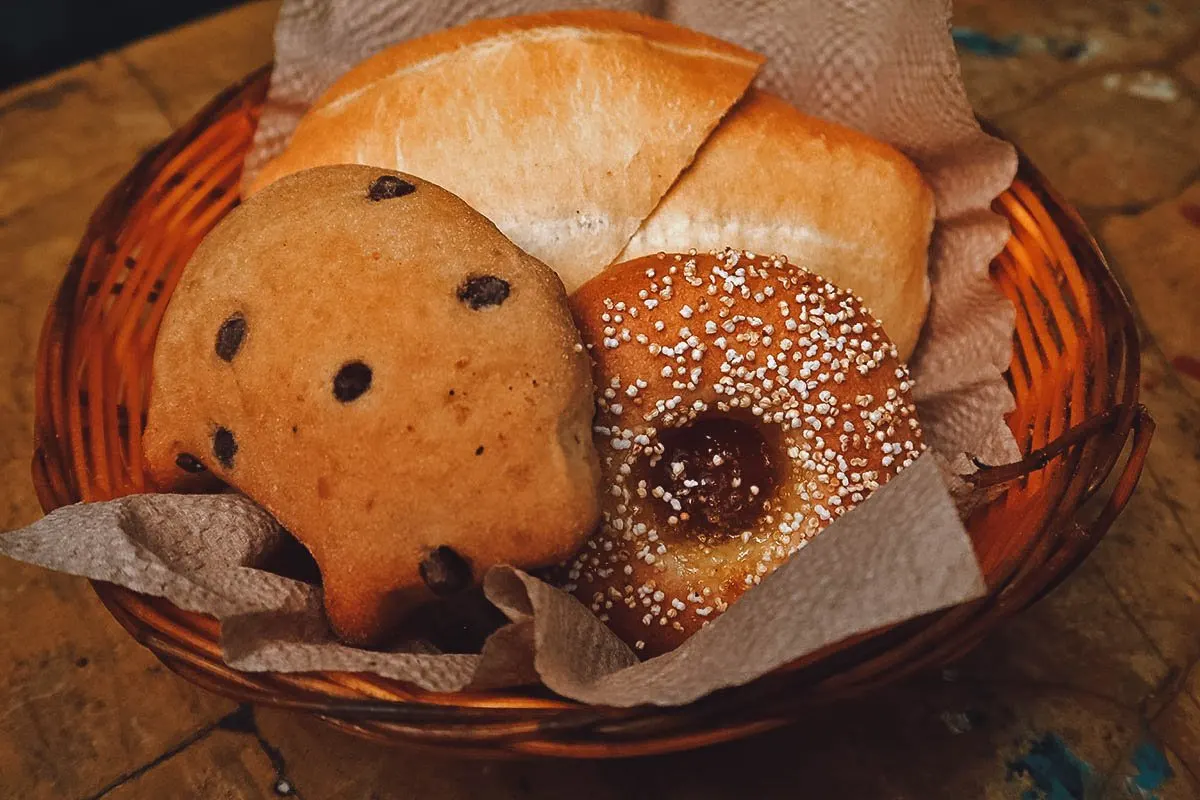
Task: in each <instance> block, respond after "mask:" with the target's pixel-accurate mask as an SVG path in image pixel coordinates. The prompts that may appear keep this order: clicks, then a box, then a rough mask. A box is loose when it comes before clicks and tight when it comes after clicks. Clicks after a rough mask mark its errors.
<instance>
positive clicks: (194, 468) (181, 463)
mask: <svg viewBox="0 0 1200 800" xmlns="http://www.w3.org/2000/svg"><path fill="white" fill-rule="evenodd" d="M175 466H177V467H179V468H180V469H181V470H183V471H184V472H190V473H192V474H193V475H194V474H196V473H197V472H204V470H205V467H204V465H203V464H201V463H200V459H198V458H196V457H195V456H194V455H192V454H191V453H180V454H179V455H177V456H175Z"/></svg>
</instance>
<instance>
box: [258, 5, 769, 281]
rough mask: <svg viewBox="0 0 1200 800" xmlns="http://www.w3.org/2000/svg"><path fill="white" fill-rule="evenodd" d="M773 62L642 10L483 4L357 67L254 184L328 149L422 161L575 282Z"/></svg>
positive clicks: (402, 164)
mask: <svg viewBox="0 0 1200 800" xmlns="http://www.w3.org/2000/svg"><path fill="white" fill-rule="evenodd" d="M761 64H762V58H761V57H760V56H758V55H755V54H754V53H751V52H749V51H746V50H743V49H741V48H739V47H736V46H734V45H731V44H727V43H725V42H722V41H720V40H718V39H713V38H711V37H708V36H704V35H702V34H699V33H695V32H693V31H689V30H686V29H684V28H679V27H677V26H674V25H671V24H669V23H666V22H662V21H660V20H656V19H652V18H650V17H643V16H640V15H637V14H629V13H620V12H607V11H605V12H600V11H586V12H585V11H577V12H555V13H550V14H541V15H534V16H526V17H513V18H507V19H499V20H482V21H479V22H475V23H472V24H469V25H465V26H462V27H459V28H454V29H451V30H447V31H442V32H439V33H436V34H433V35H430V36H425V37H422V38H419V39H415V40H412V41H409V42H405V43H402V44H400V45H397V46H395V47H393V48H391V49H389V50H386V51H384V52H383V53H380V54H379V55H377V56H375V57H373V58H371V59H368V60H367V61H365V62H363V63H362V64H360V65H359V66H357V67H356V68H354V69H353V70H351V71H350V72H349V73H347V74H346V75H345V76H344V77H343V78H341V79H340V80H339V81H338V82H337V83H336V84H334V86H333V87H331V88H330V89H329V91H328V92H327V93H326V94H325V95H324V96H323V97H322V98H321V99H320V100H319V101H318V102H317V103H316V105H315V106H314V107H313V108H312V109H311V110H310V111H309V112H308V113H307V115H306V116H305V117H304V119H303V120H302V121H301V123H300V125H299V127H298V128H297V130H296V132H295V134H294V136H293V137H292V141H291V142H290V144H289V146H288V149H287V150H286V151H285V152H284V153H283V154H282V155H280V157H279V158H277V159H276V160H274V161H273V162H271V163H269V164H268V165H267V166H266V167H265V168H264V169H263V171H262V173H261V174H260V175H259V176H258V178H257V180H256V181H255V182H254V184H253V186H252V187H251V191H255V190H257V189H258V188H261V187H262V186H265V185H266V184H267V183H270V182H271V181H273V180H276V179H278V178H280V177H282V176H283V175H287V174H289V173H293V172H297V171H299V170H302V169H305V168H307V167H313V166H321V165H329V164H338V163H357V164H370V165H373V166H378V167H386V168H389V169H397V170H402V171H405V172H409V173H413V174H415V175H419V176H420V177H422V178H424V179H426V180H428V181H431V182H433V183H436V184H438V185H440V186H443V187H445V188H446V189H448V190H450V191H451V192H454V193H455V194H457V195H458V196H460V197H462V198H463V199H464V200H466V201H467V202H468V203H469V204H471V205H472V206H474V207H475V208H476V209H477V210H479V211H480V212H482V213H483V214H484V215H485V216H486V217H488V218H489V219H491V220H492V222H494V223H495V224H496V226H497V227H498V228H499V229H500V230H501V231H502V232H503V233H504V234H506V235H507V236H508V237H509V238H510V239H512V240H513V241H514V242H515V243H516V244H517V245H518V246H520V247H521V248H523V249H524V250H526V251H527V252H529V253H530V254H531V255H533V256H534V257H536V258H538V259H540V260H542V261H544V262H545V263H547V264H549V265H550V266H551V267H553V268H554V269H555V270H556V271H557V272H558V274H559V276H560V277H561V278H562V280H563V283H564V284H565V285H566V287H567V290H568V291H571V290H573V289H575V288H576V287H578V286H579V285H581V284H582V283H583V282H584V281H585V280H587V279H588V278H590V277H592V276H593V275H595V274H596V273H598V272H600V271H601V270H602V269H604V268H605V267H606V266H608V265H609V264H611V263H612V262H613V260H614V259H615V258H616V257H617V254H618V253H620V252H621V250H622V248H624V247H625V245H626V244H627V243H628V242H629V239H630V237H631V236H633V233H634V232H635V231H636V230H637V229H638V226H640V225H641V223H642V221H643V220H644V219H646V217H648V216H649V215H650V212H651V211H652V210H653V209H654V207H655V205H657V204H658V202H659V200H660V199H662V197H663V195H664V194H666V192H667V190H668V188H670V186H671V184H672V183H673V182H674V181H675V179H676V178H677V177H678V176H679V173H680V172H681V171H682V170H683V169H684V168H685V167H686V166H687V165H688V163H689V162H690V161H691V160H692V158H693V157H694V156H695V154H696V151H697V150H698V149H699V148H700V145H701V144H702V143H703V142H704V140H705V139H706V138H707V137H708V135H709V133H710V132H711V131H712V130H713V128H715V127H716V125H717V123H718V122H719V121H720V120H721V117H723V116H724V115H725V113H726V112H727V111H728V110H729V108H730V107H732V106H733V105H734V104H735V103H736V102H737V100H738V99H739V98H740V97H741V96H742V95H743V93H744V92H745V91H746V89H747V87H748V86H749V85H750V82H751V81H752V80H753V79H754V76H755V74H756V73H757V71H758V68H759V66H760V65H761Z"/></svg>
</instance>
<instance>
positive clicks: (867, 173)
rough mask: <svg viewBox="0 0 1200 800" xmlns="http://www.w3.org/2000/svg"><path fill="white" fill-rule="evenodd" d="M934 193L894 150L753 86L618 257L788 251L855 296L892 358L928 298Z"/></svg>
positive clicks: (912, 342)
mask: <svg viewBox="0 0 1200 800" xmlns="http://www.w3.org/2000/svg"><path fill="white" fill-rule="evenodd" d="M933 211H934V208H933V192H932V191H931V190H930V189H929V187H928V185H926V183H925V181H924V179H923V178H922V177H921V173H920V172H919V171H918V170H917V168H916V167H915V166H913V164H912V162H910V161H909V160H908V159H907V158H905V157H904V156H903V155H901V154H900V153H899V152H897V151H896V150H895V149H893V148H891V147H888V146H887V145H885V144H883V143H881V142H878V141H876V140H875V139H872V138H870V137H869V136H865V135H864V134H861V133H859V132H857V131H854V130H851V129H849V128H846V127H844V126H841V125H835V124H833V123H831V122H826V121H825V120H821V119H817V118H815V117H810V116H808V115H806V114H802V113H801V112H799V111H797V110H796V109H795V108H793V107H792V106H791V105H789V104H788V103H786V102H784V101H783V100H782V99H780V98H778V97H775V96H774V95H771V94H768V93H766V92H760V91H751V92H750V93H749V94H748V95H747V96H746V98H745V99H744V100H743V101H742V102H741V103H739V104H738V106H737V107H736V108H735V109H734V110H733V111H731V112H730V114H729V116H727V117H726V118H725V120H724V121H723V122H722V123H721V125H720V126H718V128H717V129H716V130H715V131H714V132H713V134H712V136H711V137H709V139H708V141H707V142H705V143H704V146H703V147H702V148H700V152H699V153H697V154H696V160H695V161H694V162H693V163H692V165H691V166H690V167H688V169H687V170H685V171H684V173H683V175H681V176H680V178H679V180H678V181H677V182H676V183H675V185H674V186H673V187H672V188H671V191H670V192H668V193H667V196H666V197H665V198H663V201H662V203H660V204H659V206H658V208H656V209H655V210H654V213H653V214H652V215H651V216H650V218H649V219H647V220H646V221H645V222H643V223H642V227H641V228H640V229H638V232H637V233H636V234H635V235H634V237H633V240H632V241H630V242H629V244H628V245H627V246H626V247H625V250H624V251H623V252H622V253H621V256H620V260H621V261H625V260H629V259H632V258H638V257H640V256H646V255H653V254H655V253H660V252H667V253H674V252H686V251H687V250H689V249H692V248H695V249H696V250H698V251H700V252H707V251H709V250H712V249H715V248H722V247H732V248H734V249H739V250H749V251H751V252H755V253H787V254H788V257H789V258H790V259H791V260H792V261H794V262H795V263H797V264H803V265H804V266H805V268H806V269H809V270H812V271H813V272H816V273H817V274H819V275H820V276H821V277H823V278H825V279H826V280H828V281H830V282H831V283H833V284H834V285H836V286H838V287H841V288H843V289H845V290H847V291H850V292H853V293H854V294H856V295H858V296H859V297H861V298H863V301H864V302H865V303H866V304H867V306H868V307H870V309H871V313H872V314H874V315H875V316H876V317H878V318H879V319H881V320H883V322H884V325H885V326H886V327H887V331H888V335H889V336H890V337H891V339H892V341H893V342H895V343H896V349H897V350H898V351H899V354H900V358H901V359H908V357H909V356H911V355H912V352H913V349H914V348H915V347H916V343H917V337H918V335H919V334H920V332H921V325H922V324H923V323H924V321H925V312H926V308H927V307H928V304H929V278H928V270H927V262H928V258H927V251H928V249H929V236H930V232H931V231H932V229H933Z"/></svg>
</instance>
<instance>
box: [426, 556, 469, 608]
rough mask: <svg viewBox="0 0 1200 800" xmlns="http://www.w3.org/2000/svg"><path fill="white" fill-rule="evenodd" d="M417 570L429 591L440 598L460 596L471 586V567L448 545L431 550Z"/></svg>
mask: <svg viewBox="0 0 1200 800" xmlns="http://www.w3.org/2000/svg"><path fill="white" fill-rule="evenodd" d="M417 569H418V571H419V572H420V573H421V580H423V581H425V585H426V586H428V587H429V591H431V592H433V593H434V594H435V595H437V596H438V597H445V596H447V595H451V594H458V593H459V592H461V591H462V590H464V589H466V588H468V587H469V586H470V585H471V565H470V564H468V563H467V561H466V559H464V558H463V557H462V556H460V555H459V554H458V553H456V552H455V551H454V550H453V548H450V547H447V546H446V545H440V546H438V547H435V548H433V549H432V550H430V551H429V554H428V555H426V556H425V558H424V559H422V560H421V564H420V565H419V566H418V567H417Z"/></svg>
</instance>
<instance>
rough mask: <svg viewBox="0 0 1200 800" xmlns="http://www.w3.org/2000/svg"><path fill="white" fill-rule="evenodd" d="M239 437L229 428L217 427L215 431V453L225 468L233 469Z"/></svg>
mask: <svg viewBox="0 0 1200 800" xmlns="http://www.w3.org/2000/svg"><path fill="white" fill-rule="evenodd" d="M237 451H238V444H237V439H235V438H234V437H233V431H231V430H229V429H228V428H217V429H216V430H215V431H213V455H214V456H216V457H217V461H219V462H221V466H223V467H224V468H225V469H233V457H234V456H235V455H237Z"/></svg>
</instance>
